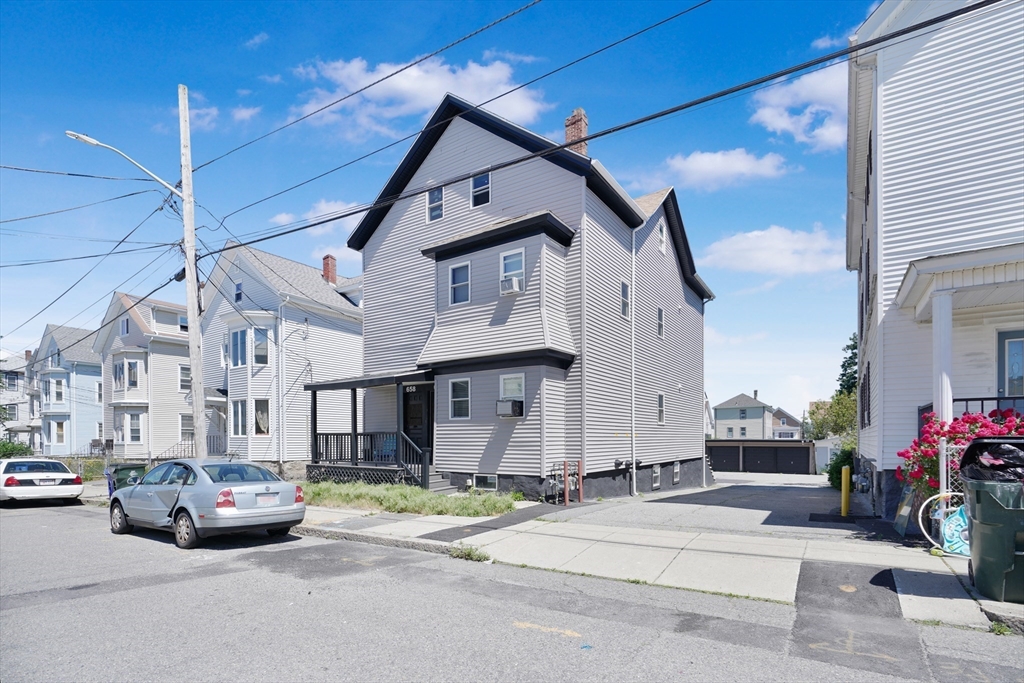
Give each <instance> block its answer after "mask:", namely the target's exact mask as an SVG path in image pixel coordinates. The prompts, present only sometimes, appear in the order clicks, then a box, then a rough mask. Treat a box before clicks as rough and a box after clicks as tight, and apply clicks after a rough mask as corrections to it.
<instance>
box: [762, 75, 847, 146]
mask: <svg viewBox="0 0 1024 683" xmlns="http://www.w3.org/2000/svg"><path fill="white" fill-rule="evenodd" d="M754 104H755V106H756V107H757V109H756V111H755V112H754V115H753V116H751V117H750V122H751V123H758V124H760V125H762V126H764V127H765V128H767V129H768V130H770V131H772V132H773V133H777V134H784V133H788V134H789V135H792V136H793V139H794V140H796V141H797V142H802V143H804V144H807V145H810V147H811V149H812V150H813V151H815V152H823V151H830V150H838V149H843V148H845V147H846V64H845V63H842V62H841V63H838V64H833V65H832V66H829V67H826V68H824V69H822V70H820V71H814V72H811V73H809V74H805V75H803V76H800V77H799V78H797V79H796V80H794V81H791V82H789V83H780V84H778V85H774V86H772V87H770V88H768V89H767V90H762V91H761V92H759V93H757V94H755V95H754Z"/></svg>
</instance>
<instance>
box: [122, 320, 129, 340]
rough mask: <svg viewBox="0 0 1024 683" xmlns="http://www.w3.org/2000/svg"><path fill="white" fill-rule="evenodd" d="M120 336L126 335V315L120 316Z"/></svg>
mask: <svg viewBox="0 0 1024 683" xmlns="http://www.w3.org/2000/svg"><path fill="white" fill-rule="evenodd" d="M121 336H122V337H127V336H128V318H127V317H124V318H121Z"/></svg>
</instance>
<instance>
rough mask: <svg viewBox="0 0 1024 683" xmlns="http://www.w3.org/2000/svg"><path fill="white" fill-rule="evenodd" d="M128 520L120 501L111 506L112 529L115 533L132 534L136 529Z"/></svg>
mask: <svg viewBox="0 0 1024 683" xmlns="http://www.w3.org/2000/svg"><path fill="white" fill-rule="evenodd" d="M134 528H135V527H133V526H132V525H131V524H129V523H128V520H127V519H126V518H125V516H124V510H123V509H121V504H120V503H114V504H113V505H111V506H110V531H111V533H115V534H130V533H131V532H132V529H134Z"/></svg>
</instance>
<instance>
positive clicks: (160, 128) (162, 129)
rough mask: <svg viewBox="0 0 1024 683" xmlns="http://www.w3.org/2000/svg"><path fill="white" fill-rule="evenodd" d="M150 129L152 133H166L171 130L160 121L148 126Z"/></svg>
mask: <svg viewBox="0 0 1024 683" xmlns="http://www.w3.org/2000/svg"><path fill="white" fill-rule="evenodd" d="M174 113H175V115H177V113H178V112H174ZM150 130H151V131H153V132H154V133H158V134H160V135H167V134H168V133H170V132H171V129H170V128H168V127H167V124H166V123H163V122H162V121H160V122H157V123H154V124H153V125H152V126H151V127H150Z"/></svg>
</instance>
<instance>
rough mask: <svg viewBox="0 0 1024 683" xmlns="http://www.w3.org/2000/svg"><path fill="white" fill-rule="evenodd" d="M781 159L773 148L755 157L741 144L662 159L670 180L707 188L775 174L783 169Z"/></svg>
mask: <svg viewBox="0 0 1024 683" xmlns="http://www.w3.org/2000/svg"><path fill="white" fill-rule="evenodd" d="M785 163H786V160H785V158H783V157H782V156H781V155H779V154H775V153H774V152H769V153H768V154H765V155H764V156H762V157H759V156H757V155H756V154H751V153H750V152H748V151H747V150H745V149H743V148H742V147H739V148H737V149H730V150H725V151H722V152H701V151H696V152H692V153H691V154H688V155H685V156H684V155H682V154H676V155H675V156H671V157H669V158H668V159H666V160H665V166H666V169H667V171H666V174H667V175H669V176H671V178H670V182H671V183H672V184H676V185H679V186H681V187H690V188H695V189H698V190H708V191H711V190H717V189H719V188H722V187H726V186H728V185H733V184H735V183H737V182H740V181H743V180H749V179H751V178H778V177H779V176H781V175H783V174H785V173H786V171H787V168H786V166H785ZM659 181H660V178H659ZM656 184H657V185H659V186H662V185H665V184H667V183H664V182H657V183H656Z"/></svg>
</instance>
